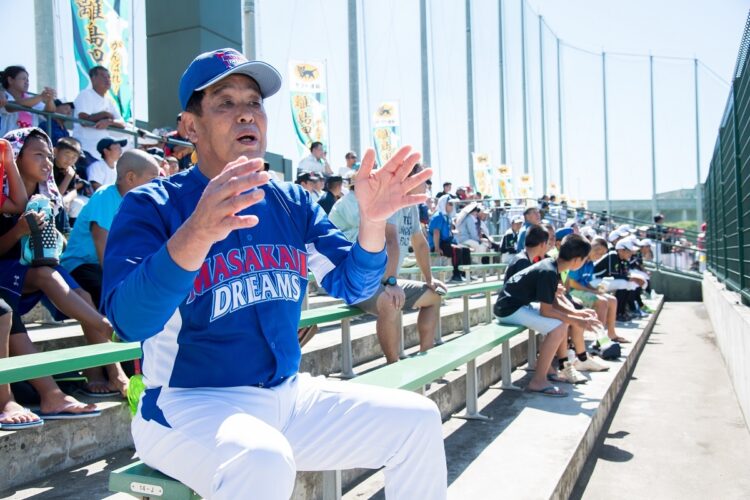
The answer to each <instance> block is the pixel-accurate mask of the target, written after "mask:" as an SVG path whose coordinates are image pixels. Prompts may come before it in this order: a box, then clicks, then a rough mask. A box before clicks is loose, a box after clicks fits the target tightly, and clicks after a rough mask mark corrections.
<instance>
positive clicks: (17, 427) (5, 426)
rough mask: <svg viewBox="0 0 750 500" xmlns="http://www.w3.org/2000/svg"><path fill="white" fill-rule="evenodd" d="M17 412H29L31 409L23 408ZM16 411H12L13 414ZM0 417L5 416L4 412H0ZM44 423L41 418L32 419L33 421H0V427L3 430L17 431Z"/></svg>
mask: <svg viewBox="0 0 750 500" xmlns="http://www.w3.org/2000/svg"><path fill="white" fill-rule="evenodd" d="M17 413H18V414H25V413H31V410H29V409H28V408H24V409H23V411H21V412H17ZM15 414H16V413H13V415H15ZM0 418H5V413H0ZM42 425H44V420H42V419H41V418H40V419H38V420H34V421H33V422H18V423H8V424H5V423H0V429H2V430H5V431H18V430H21V429H31V428H32V427H41V426H42Z"/></svg>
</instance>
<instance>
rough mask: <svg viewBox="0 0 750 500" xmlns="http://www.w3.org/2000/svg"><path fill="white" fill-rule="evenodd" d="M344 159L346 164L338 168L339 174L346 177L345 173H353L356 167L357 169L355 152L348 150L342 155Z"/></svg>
mask: <svg viewBox="0 0 750 500" xmlns="http://www.w3.org/2000/svg"><path fill="white" fill-rule="evenodd" d="M344 160H346V165H344V166H343V167H341V168H340V169H339V176H340V177H346V176H347V175H354V173H355V172H356V171H357V169H359V162H358V161H357V153H355V152H354V151H349V152H348V153H346V155H345V156H344Z"/></svg>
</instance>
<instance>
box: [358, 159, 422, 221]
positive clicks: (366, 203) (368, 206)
mask: <svg viewBox="0 0 750 500" xmlns="http://www.w3.org/2000/svg"><path fill="white" fill-rule="evenodd" d="M410 152H411V147H410V146H404V147H402V148H401V149H399V150H398V151H397V152H396V154H395V155H393V157H392V158H391V159H390V160H389V161H388V162H387V163H386V164H385V165H383V167H382V168H380V169H378V170H375V171H373V166H374V165H375V151H373V150H372V149H368V150H367V152H366V153H365V155H364V157H363V158H362V164H361V166H360V167H359V170H358V171H357V175H356V177H355V181H354V186H355V188H354V194H355V195H356V197H357V202H358V203H359V212H360V218H361V219H362V220H363V221H370V222H382V221H385V220H386V219H388V217H390V216H391V215H393V214H394V213H396V211H397V210H399V209H401V208H404V207H408V206H410V205H416V204H419V203H424V202H425V201H426V200H427V194H426V193H418V194H409V191H411V190H412V189H414V188H415V187H416V186H418V185H419V184H421V183H423V182H425V181H426V180H427V179H429V178H430V176H432V169H429V168H428V169H425V170H422V171H421V172H419V173H418V174H416V175H413V176H412V177H409V174H410V173H411V171H412V169H413V168H414V165H416V164H417V162H419V158H420V155H419V153H411V154H409V153H410Z"/></svg>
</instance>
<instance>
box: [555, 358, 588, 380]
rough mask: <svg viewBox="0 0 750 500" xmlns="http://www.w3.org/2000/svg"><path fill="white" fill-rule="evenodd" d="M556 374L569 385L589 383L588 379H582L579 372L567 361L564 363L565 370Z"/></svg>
mask: <svg viewBox="0 0 750 500" xmlns="http://www.w3.org/2000/svg"><path fill="white" fill-rule="evenodd" d="M558 373H559V376H560V378H562V379H564V380H565V381H566V382H568V383H569V384H585V383H586V382H588V381H589V379H587V378H586V377H584V376H583V374H581V372H579V371H578V370H576V368H575V366H573V365H572V364H570V362H569V361H566V362H565V368H563V369H562V370H560V371H559V372H558Z"/></svg>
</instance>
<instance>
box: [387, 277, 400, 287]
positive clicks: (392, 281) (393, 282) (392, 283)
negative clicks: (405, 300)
mask: <svg viewBox="0 0 750 500" xmlns="http://www.w3.org/2000/svg"><path fill="white" fill-rule="evenodd" d="M383 284H384V285H385V286H396V285H397V284H398V280H397V279H396V277H395V276H388V277H387V278H386V279H384V280H383Z"/></svg>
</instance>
